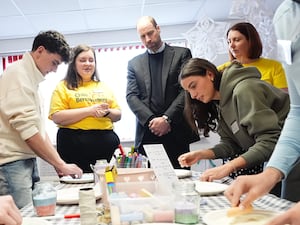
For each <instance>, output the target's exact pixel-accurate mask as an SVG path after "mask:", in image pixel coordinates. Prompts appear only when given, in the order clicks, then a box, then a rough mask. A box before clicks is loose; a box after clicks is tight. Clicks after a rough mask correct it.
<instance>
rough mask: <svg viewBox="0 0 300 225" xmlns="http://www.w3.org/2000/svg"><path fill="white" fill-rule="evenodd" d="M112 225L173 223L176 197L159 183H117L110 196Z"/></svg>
mask: <svg viewBox="0 0 300 225" xmlns="http://www.w3.org/2000/svg"><path fill="white" fill-rule="evenodd" d="M108 200H109V205H110V214H111V220H112V225H121V224H131V223H139V224H142V223H173V222H174V220H175V209H174V200H175V198H174V196H173V194H172V193H167V192H166V191H165V190H164V189H163V187H160V186H159V184H158V182H157V181H142V182H119V183H118V182H117V183H116V184H115V192H113V193H110V194H109V195H108Z"/></svg>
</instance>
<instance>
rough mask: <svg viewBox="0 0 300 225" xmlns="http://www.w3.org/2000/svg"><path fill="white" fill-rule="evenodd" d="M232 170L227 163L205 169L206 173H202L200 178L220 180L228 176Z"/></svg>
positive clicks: (203, 179)
mask: <svg viewBox="0 0 300 225" xmlns="http://www.w3.org/2000/svg"><path fill="white" fill-rule="evenodd" d="M231 172H232V168H231V167H229V166H228V165H227V164H225V165H222V166H218V167H214V168H211V169H207V170H205V171H204V173H203V174H201V177H200V180H201V181H209V182H212V181H213V180H219V179H222V178H224V177H226V176H228V175H229V174H230V173H231Z"/></svg>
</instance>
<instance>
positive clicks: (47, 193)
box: [32, 182, 57, 216]
mask: <svg viewBox="0 0 300 225" xmlns="http://www.w3.org/2000/svg"><path fill="white" fill-rule="evenodd" d="M56 196H57V192H56V189H55V188H54V185H53V184H52V183H49V182H37V183H35V184H34V189H33V191H32V202H33V206H34V209H35V213H36V215H37V216H53V215H55V208H56Z"/></svg>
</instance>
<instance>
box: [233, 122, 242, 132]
mask: <svg viewBox="0 0 300 225" xmlns="http://www.w3.org/2000/svg"><path fill="white" fill-rule="evenodd" d="M239 130H240V128H239V125H238V123H237V122H236V121H234V122H233V123H232V124H231V131H232V133H234V134H236V133H237V132H238V131H239Z"/></svg>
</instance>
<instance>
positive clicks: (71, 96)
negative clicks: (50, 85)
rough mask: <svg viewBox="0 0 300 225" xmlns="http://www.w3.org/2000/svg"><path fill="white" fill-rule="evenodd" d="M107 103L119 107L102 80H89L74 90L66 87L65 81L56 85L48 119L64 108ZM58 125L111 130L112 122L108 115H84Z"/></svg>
mask: <svg viewBox="0 0 300 225" xmlns="http://www.w3.org/2000/svg"><path fill="white" fill-rule="evenodd" d="M103 102H105V103H108V104H109V108H111V109H120V107H119V105H118V103H117V100H116V98H115V96H114V94H113V92H112V90H111V89H110V88H109V87H108V86H107V85H105V84H104V83H103V82H97V81H89V82H84V83H83V85H82V86H80V87H78V88H77V89H75V90H70V89H68V88H67V86H66V83H65V81H60V82H59V83H58V85H57V86H56V88H55V90H54V92H53V94H52V98H51V103H50V112H49V119H52V115H53V114H54V113H55V112H58V111H61V110H66V109H78V108H84V107H89V106H92V105H94V104H101V103H103ZM59 127H64V128H70V129H82V130H92V129H94V130H112V129H113V122H112V121H111V119H110V118H108V117H101V118H96V117H92V116H90V117H86V118H84V119H82V120H80V121H78V122H77V123H74V124H70V125H65V126H61V125H59Z"/></svg>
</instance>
